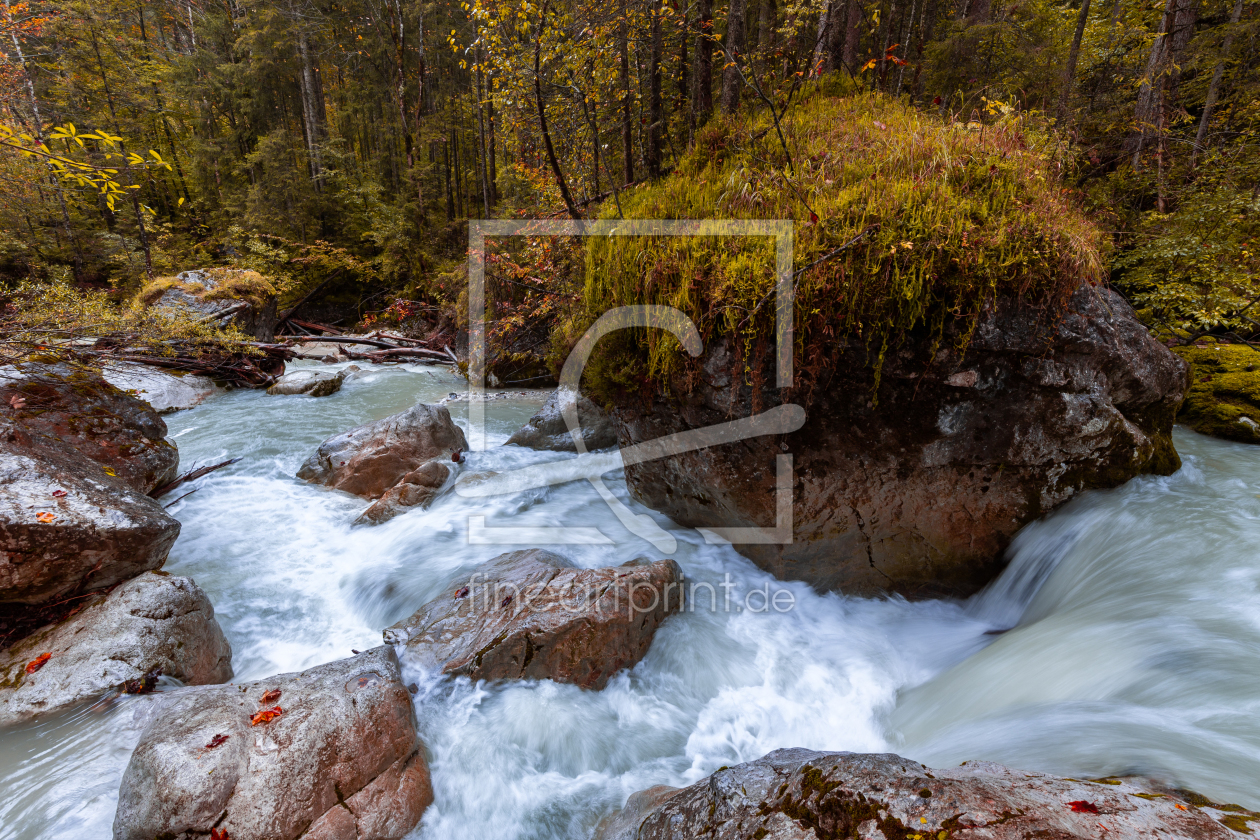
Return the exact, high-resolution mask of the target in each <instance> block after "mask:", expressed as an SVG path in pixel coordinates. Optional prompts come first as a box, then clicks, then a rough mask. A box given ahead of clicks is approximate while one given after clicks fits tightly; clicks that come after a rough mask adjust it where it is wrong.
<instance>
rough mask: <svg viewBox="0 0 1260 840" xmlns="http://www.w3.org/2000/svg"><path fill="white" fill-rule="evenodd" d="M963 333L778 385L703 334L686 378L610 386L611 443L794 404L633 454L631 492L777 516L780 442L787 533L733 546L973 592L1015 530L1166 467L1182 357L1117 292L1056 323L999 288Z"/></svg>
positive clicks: (886, 585) (850, 576) (701, 516)
mask: <svg viewBox="0 0 1260 840" xmlns="http://www.w3.org/2000/svg"><path fill="white" fill-rule="evenodd" d="M961 328H962V327H958V326H955V327H951V328H949V329H947V330H946V333H945V335H944V337H943V338H942V340H941V341H940V342H939V347H938V346H937V345H936V343H935V342H934V341H933V340H932V338H931V336H930V335H917V336H916V335H911V336H909V337H907V338H906V340H905V342H904V344H903V345H902V346H901V347H900V348H896V347H894V348H892V349H889V351H888V352H887V354H886V356H885V357H884V360H883V364H882V369H881V374H880V379H879V388H878V395H877V394H876V393H875V367H874V361H875V355H874V354H875V352H876V351H878V348H873V349H868V348H867V347H866V346H865V345H864V344H863V343H862V341H861V340H860V339H840V340H839V341H837V342H836V343H835V344H834V346H828V347H827V348H825V353H822V354H820V355H817V356H812V357H810V358H809V360H808V366H810V367H811V370H810V372H809V374H808V376H809V378H810V381H811V382H814V383H816V385H815V386H814V388H813V390H812V391H811V392H808V393H807V392H805V391H804V389H803V388H801V389H798V392H797V393H795V394H791V395H785V394H784V392H781V391H779V390H778V389H777V388H775V387H774V376H773V373H768V374H767V375H765V376H763V377H760V378H758V377H746V376H744V375H741V374H740V370H742V369H743V368H742V367H741V366H742V365H744V364H745V362H739V361H737V360H736V358H735V355H736V354H735V353H734V352H733V351H732V349H731V347H730V345H729V344H727V343H724V342H719V343H717V344H714V345H713V346H710V347H709V348H707V349H706V352H705V355H704V356H703V357H701V360H700V361H701V369H700V371H699V372H698V373H695V376H694V378H693V379H691V380H687V381H683V380H682V379H679V380H678V381H676V382H672V383H669V384H668V387H667V386H666V385H661V386H660V387H658V388H657V389H656V390H655V392H654V394H653V395H652V396H651V397H650V398H643V397H641V396H637V395H634V394H627V395H623V396H622V397H620V398H619V399H620V400H621V404H620V405H619V408H618V411H617V415H618V418H619V420H620V421H621V422H622V431H621V435H622V441H621V442H622V444H623V446H625V445H629V444H637V443H640V442H643V441H648V440H651V439H653V438H657V437H661V436H663V435H668V434H672V433H676V432H682V431H687V430H690V429H699V428H704V427H706V426H710V425H714V424H717V423H722V422H726V421H729V420H730V419H731V418H732V417H741V416H749V415H751V414H753V413H755V412H754V411H753V406H756V407H757V409H758V410H759V411H764V410H766V409H768V408H771V407H773V406H775V405H779V404H781V403H784V402H793V401H794V402H797V403H801V404H803V405H804V406H805V408H806V421H805V424H804V426H803V427H802V428H800V429H799V430H798V431H795V432H792V433H790V434H784V435H774V436H762V437H756V438H752V439H748V440H743V441H740V442H738V443H732V444H725V445H722V446H716V447H711V448H706V449H702V450H698V451H694V452H689V453H686V454H682V455H677V456H673V457H669V458H663V459H660V460H655V461H648V462H645V463H639V464H631V465H628V466H627V467H626V479H627V482H628V484H629V486H630V489H631V491H632V492H633V494H634V496H635V497H636V498H637V499H638V500H640V501H642V502H643V503H644V504H646V505H648V506H649V507H651V508H654V509H656V510H658V511H660V512H662V513H664V514H666V515H667V516H669V517H670V518H672V519H673V520H674V521H676V522H679V523H681V524H684V525H690V526H695V527H701V528H721V527H744V528H746V527H762V528H764V527H773V526H774V524H775V523H776V522H777V521H778V519H779V509H778V506H777V494H776V487H777V482H778V478H777V465H778V462H779V460H780V459H779V456H783V455H790V456H791V458H792V461H791V462H790V471H791V472H790V475H785V478H786V479H787V480H788V481H789V483H790V486H791V488H792V497H793V498H792V502H793V506H792V509H791V527H792V541H791V542H790V543H779V544H765V545H737V546H736V547H737V548H738V550H739V551H741V552H742V553H744V554H745V555H747V556H748V557H749V558H751V559H752V560H753V562H755V563H756V564H757V565H759V566H761V567H762V568H763V569H766V570H768V571H770V572H772V573H773V574H775V575H776V576H778V577H780V578H784V579H795V580H804V581H808V582H809V583H811V584H813V585H814V586H815V587H816V588H818V589H820V590H830V589H842V590H843V591H844V592H846V593H849V594H867V595H869V594H873V593H877V592H880V591H890V592H898V593H902V594H905V595H908V596H911V597H924V596H934V595H939V594H955V595H962V594H966V593H969V592H972V591H975V590H976V589H978V588H979V587H980V586H982V585H983V584H984V583H986V582H987V581H989V580H991V579H992V578H993V577H994V576H995V575H996V574H997V573H998V572H999V571H1001V568H1002V565H1003V560H1002V552H1003V550H1004V549H1005V547H1006V546H1007V544H1008V543H1009V541H1010V539H1011V537H1012V536H1013V535H1014V534H1015V532H1016V531H1018V530H1019V529H1020V528H1021V527H1023V526H1024V525H1025V524H1027V523H1028V522H1031V521H1033V520H1035V519H1037V518H1039V517H1041V516H1043V515H1045V514H1046V513H1048V512H1050V511H1051V510H1053V509H1054V508H1056V507H1057V506H1059V505H1061V504H1063V503H1064V502H1066V501H1067V500H1068V499H1070V498H1072V497H1073V496H1075V495H1076V494H1077V493H1078V492H1080V491H1081V490H1084V489H1088V488H1096V487H1114V486H1116V485H1118V484H1121V483H1123V482H1124V481H1127V480H1128V479H1129V478H1132V477H1133V476H1135V475H1138V474H1140V473H1144V472H1154V473H1159V474H1167V473H1170V472H1172V471H1174V470H1175V469H1177V467H1178V466H1179V465H1180V461H1179V459H1178V458H1177V454H1176V451H1175V450H1174V449H1173V445H1172V438H1171V430H1172V422H1173V416H1174V415H1175V414H1176V412H1177V407H1178V405H1179V404H1180V402H1181V396H1182V393H1183V391H1184V389H1185V382H1186V368H1185V365H1184V363H1183V362H1181V360H1179V359H1178V358H1177V357H1176V356H1174V355H1173V354H1172V353H1170V352H1169V351H1168V349H1167V348H1165V347H1164V346H1163V345H1162V344H1160V343H1158V342H1157V341H1155V340H1154V339H1153V338H1152V337H1151V336H1150V334H1149V333H1148V332H1147V331H1146V329H1145V328H1144V327H1143V326H1142V325H1141V323H1139V322H1138V320H1137V318H1136V317H1135V316H1134V314H1133V311H1132V310H1131V309H1130V308H1129V306H1128V304H1127V303H1125V302H1124V300H1123V299H1121V298H1120V297H1119V296H1118V295H1116V294H1115V293H1113V292H1111V291H1110V290H1108V289H1105V288H1095V287H1092V286H1088V285H1082V286H1081V287H1080V288H1079V289H1077V290H1076V291H1075V292H1074V293H1073V295H1072V297H1071V299H1070V300H1069V302H1068V305H1067V309H1066V311H1065V312H1064V314H1063V316H1062V317H1061V318H1057V319H1056V317H1055V316H1054V315H1053V314H1051V313H1049V312H1046V311H1045V310H1042V309H1038V308H1035V307H1032V306H1028V305H1024V304H1021V303H1019V302H1017V301H1014V300H1011V299H1009V298H1002V299H1000V300H999V302H998V305H997V306H996V308H995V309H992V310H989V311H986V312H984V313H982V314H981V315H980V316H979V322H978V323H977V324H976V329H975V333H974V335H973V336H972V337H971V341H970V344H969V345H968V346H967V349H966V352H965V354H964V355H962V356H959V355H958V354H957V352H956V351H955V350H954V349H953V348H955V347H956V346H958V344H959V341H960V339H961V336H960V333H959V332H958V330H959V329H961ZM934 348H936V349H935V352H934ZM768 358H769V357H768ZM806 364H807V363H806V361H805V360H798V367H802V368H803V367H805V366H806ZM764 369H765V370H768V371H772V370H773V359H772V358H770V361H769V362H768V363H767V366H766V367H765V368H764ZM693 373H694V372H693ZM680 376H681V375H680ZM802 376H805V374H801V373H798V378H800V377H802ZM750 379H751V381H753V382H756V383H758V384H757V385H756V386H754V385H752V384H749V382H750ZM754 387H757V388H759V390H757V391H756V393H754ZM876 396H878V399H876ZM1257 419H1260V418H1257ZM783 460H786V459H783ZM786 466H788V465H787V464H785V467H786Z"/></svg>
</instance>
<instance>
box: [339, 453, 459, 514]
mask: <svg viewBox="0 0 1260 840" xmlns="http://www.w3.org/2000/svg"><path fill="white" fill-rule="evenodd" d="M459 469H460V467H459V464H458V463H456V462H454V461H452V460H451V459H449V458H443V459H437V458H435V459H433V460H432V461H425V462H424V463H423V464H421V465H420V466H418V467H416V468H415V469H414V470H412V471H411V472H409V473H407V474H406V475H404V476H403V477H402V478H401V479H399V480H398V483H397V484H395V485H394V486H393V487H391V488H389V489H388V490H386V491H385V495H383V496H381V497H380V498H379V499H377V500H376V501H375V502H373V503H372V506H371V507H369V508H368V509H367V510H365V511H363V513H361V514H360V515H359V518H358V519H356V520H355V521H354V524H355V525H379V524H381V523H382V522H388V521H389V520H391V519H393V518H394V517H395V516H397V515H398V514H400V513H402V512H403V511H405V510H406V509H407V508H412V507H418V508H420V509H421V510H424V509H425V508H427V507H428V506H429V505H431V504H433V501H434V500H435V499H436V498H437V497H438V496H440V495H442V493H443V491H445V490H447V489H449V488H450V487H451V486H452V485H453V483H454V482H453V481H452V478H454V476H455V475H456V474H457V473H458V472H459Z"/></svg>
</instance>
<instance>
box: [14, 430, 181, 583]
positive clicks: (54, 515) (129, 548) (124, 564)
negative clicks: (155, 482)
mask: <svg viewBox="0 0 1260 840" xmlns="http://www.w3.org/2000/svg"><path fill="white" fill-rule="evenodd" d="M178 536H179V522H178V521H176V520H175V519H173V518H172V517H171V516H170V515H169V514H168V513H167V512H166V511H165V510H163V508H162V505H161V504H159V503H158V502H156V501H155V500H153V499H150V498H149V497H148V496H145V495H144V494H143V493H140V492H138V491H136V490H135V489H133V488H131V487H128V486H127V485H126V484H124V483H123V482H122V481H121V480H120V479H119V478H117V477H115V476H110V475H108V474H107V473H106V472H105V468H104V467H102V466H101V465H99V464H97V463H95V462H94V461H91V460H88V459H86V458H83V457H81V456H80V455H79V453H78V451H77V450H76V449H74V448H71V447H70V446H68V445H63V444H60V443H58V442H57V441H56V440H53V439H49V438H42V439H36V438H35V437H34V436H33V435H32V434H30V433H29V431H28V430H27V429H26V428H24V427H21V426H18V425H16V424H13V423H9V422H0V604H4V603H10V604H14V603H16V604H27V605H34V604H47V603H49V602H52V601H60V600H63V599H66V598H68V597H70V596H73V595H78V594H80V593H83V592H89V591H92V590H96V589H103V588H106V587H109V586H113V585H114V584H116V583H120V582H121V581H124V580H127V579H129V578H132V577H135V576H136V575H138V574H140V573H141V572H144V571H148V570H151V569H157V568H160V567H161V565H162V564H163V563H164V562H166V556H167V554H168V552H170V550H171V546H172V545H173V544H174V543H175V539H176V538H177V537H178Z"/></svg>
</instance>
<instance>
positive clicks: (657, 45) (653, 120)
mask: <svg viewBox="0 0 1260 840" xmlns="http://www.w3.org/2000/svg"><path fill="white" fill-rule="evenodd" d="M649 15H650V23H649V25H650V35H649V37H650V38H651V50H650V52H649V54H648V135H647V154H646V155H645V157H646V158H647V159H646V160H645V161H644V162H645V163H646V164H647V171H648V175H649V176H650V177H652V178H659V177H660V176H661V121H662V120H663V119H664V117H663V116H662V113H661V11H660V3H659V0H653V2H652V5H651V6H650V7H649Z"/></svg>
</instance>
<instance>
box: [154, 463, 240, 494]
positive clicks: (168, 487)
mask: <svg viewBox="0 0 1260 840" xmlns="http://www.w3.org/2000/svg"><path fill="white" fill-rule="evenodd" d="M239 460H241V459H240V458H230V459H228V460H226V461H223V462H222V463H219V464H211V465H210V466H208V467H198V468H197V469H195V470H189V471H188V472H186V473H184V474H183V475H181V476H180V477H179V478H177V479H175V480H174V481H170V482H167V483H166V484H163V485H162V486H161V487H159V488H157V489H156V490H150V491H149V496H150V497H151V498H154V499H160V498H162V496H164V495H166V494H167V493H169V492H171V491H172V490H174V489H175V488H176V487H178V486H179V485H181V484H183V483H184V482H186V481H192V480H194V479H198V478H201V477H202V476H203V475H209V474H210V473H212V472H214V471H215V470H218V469H222V468H223V467H228V466H231V465H232V464H235V463H236V462H237V461H239ZM175 501H179V500H178V499H176V500H175ZM172 504H174V502H172Z"/></svg>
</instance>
